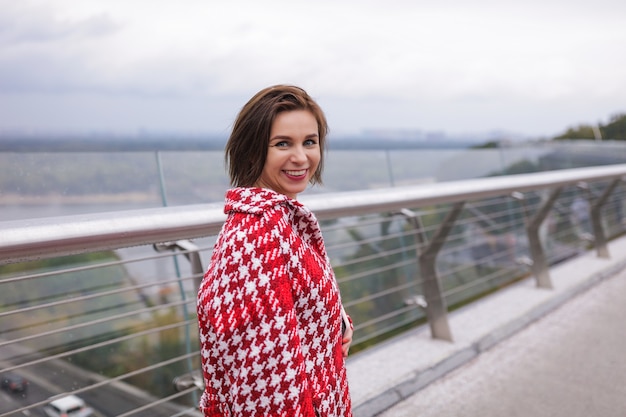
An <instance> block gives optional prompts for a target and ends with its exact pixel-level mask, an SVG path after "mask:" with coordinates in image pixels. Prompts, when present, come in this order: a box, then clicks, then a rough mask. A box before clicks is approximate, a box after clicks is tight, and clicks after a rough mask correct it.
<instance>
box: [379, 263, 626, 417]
mask: <svg viewBox="0 0 626 417" xmlns="http://www.w3.org/2000/svg"><path fill="white" fill-rule="evenodd" d="M625 415H626V273H624V272H622V273H621V274H620V275H617V276H615V277H612V278H610V279H608V280H606V281H604V282H602V283H600V284H599V285H598V286H596V287H594V288H592V289H591V290H589V291H588V292H586V293H584V294H582V295H579V296H577V297H576V298H575V299H573V300H570V301H568V302H567V303H566V304H565V305H563V306H561V307H560V308H559V309H558V310H557V311H555V312H553V313H551V314H549V315H548V316H546V317H544V318H542V319H539V320H538V321H537V322H535V323H533V324H531V325H530V326H529V327H527V328H526V329H524V330H522V331H521V332H519V333H517V334H516V335H514V336H513V337H511V338H509V339H507V340H505V341H504V342H502V343H500V344H498V345H497V346H495V347H494V348H492V349H490V350H489V351H487V352H485V353H483V354H482V355H480V356H478V357H477V358H475V359H473V360H472V361H470V362H468V363H467V364H465V365H463V366H462V367H460V368H458V369H456V370H455V371H453V372H451V373H450V374H448V375H446V376H444V377H443V378H441V379H440V380H438V381H436V382H434V383H433V384H431V385H429V386H428V387H426V388H425V389H423V390H421V391H419V392H417V393H416V394H414V395H412V396H411V397H410V398H408V399H407V400H405V401H402V402H401V403H399V404H398V405H396V406H394V407H392V408H391V409H390V410H388V411H386V412H385V413H383V414H381V416H383V417H435V416H436V417H448V416H449V417H458V416H465V417H473V416H476V417H478V416H480V417H502V416H509V417H515V416H519V417H527V416H528V417H551V416H555V417H557V416H567V417H590V416H602V417H623V416H625Z"/></svg>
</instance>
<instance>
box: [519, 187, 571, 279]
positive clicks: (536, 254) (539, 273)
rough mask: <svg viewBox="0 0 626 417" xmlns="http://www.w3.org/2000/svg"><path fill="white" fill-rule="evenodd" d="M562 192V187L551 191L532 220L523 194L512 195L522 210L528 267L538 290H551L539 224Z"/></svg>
mask: <svg viewBox="0 0 626 417" xmlns="http://www.w3.org/2000/svg"><path fill="white" fill-rule="evenodd" d="M562 190H563V187H559V188H557V189H555V190H554V191H552V193H551V194H550V195H549V196H548V199H547V200H546V201H544V202H543V204H542V205H541V207H539V210H537V212H536V213H535V215H534V216H533V217H532V218H531V217H530V213H528V208H527V207H526V204H525V199H524V196H523V194H521V193H514V194H513V198H515V199H516V200H518V201H520V203H521V204H522V206H523V209H524V218H525V220H526V235H527V237H528V246H529V250H530V257H531V259H532V263H531V265H530V267H531V270H532V272H533V275H534V276H535V280H536V281H537V287H539V288H547V289H552V281H551V279H550V269H549V267H548V262H547V261H546V255H545V252H544V250H543V245H542V244H541V239H540V238H539V226H541V223H543V221H544V220H545V219H546V216H547V215H548V213H550V210H552V206H554V203H555V202H556V199H557V198H558V196H559V194H560V193H561V191H562Z"/></svg>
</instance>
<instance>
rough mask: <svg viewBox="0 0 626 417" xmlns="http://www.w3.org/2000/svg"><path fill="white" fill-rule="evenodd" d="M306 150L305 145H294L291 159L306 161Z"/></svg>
mask: <svg viewBox="0 0 626 417" xmlns="http://www.w3.org/2000/svg"><path fill="white" fill-rule="evenodd" d="M306 159H307V158H306V150H305V149H304V147H303V146H294V147H293V152H292V153H291V160H292V161H293V162H300V163H302V162H306Z"/></svg>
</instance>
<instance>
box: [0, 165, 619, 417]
mask: <svg viewBox="0 0 626 417" xmlns="http://www.w3.org/2000/svg"><path fill="white" fill-rule="evenodd" d="M625 175H626V165H612V166H605V167H594V168H581V169H574V170H561V171H552V172H544V173H536V174H525V175H513V176H506V177H493V178H484V179H477V180H468V181H456V182H448V183H436V184H427V185H421V186H413V187H398V188H392V189H383V190H374V191H358V192H345V193H336V194H322V195H306V196H302V198H301V200H302V201H303V202H304V203H305V204H306V205H307V206H308V207H309V208H311V209H312V210H313V211H314V212H315V213H316V215H317V217H318V219H319V220H320V222H321V224H322V229H323V232H324V234H325V238H326V243H327V249H328V253H329V256H330V257H331V260H332V262H333V266H334V268H335V271H336V275H337V279H338V282H339V285H340V288H341V290H342V296H343V300H344V304H345V306H346V309H347V310H348V312H349V313H350V314H351V315H352V316H353V318H354V319H355V321H356V323H357V326H356V335H355V344H356V347H357V348H358V347H359V346H361V347H366V346H368V345H370V344H372V343H376V342H377V341H378V340H380V339H381V338H384V337H388V336H389V335H393V334H395V333H397V332H400V331H402V330H403V329H406V328H408V327H411V326H415V325H417V324H419V323H422V322H427V323H428V324H429V326H430V329H431V333H432V335H433V337H435V338H441V339H446V340H453V335H452V334H451V332H450V329H449V326H448V323H447V312H448V309H449V306H453V307H454V306H456V305H460V304H463V303H466V302H468V301H470V300H472V299H474V298H476V297H479V296H480V295H482V294H484V293H487V292H489V291H493V290H495V289H497V288H499V287H501V286H503V285H507V284H508V283H510V282H513V281H515V280H517V279H520V278H521V277H524V276H528V275H529V274H532V275H533V276H534V277H535V279H536V282H537V286H538V287H542V288H550V287H551V282H550V276H549V266H550V264H553V263H555V262H559V261H560V260H562V259H565V258H567V257H571V256H575V255H576V254H577V253H578V251H579V250H580V249H581V248H582V247H586V246H587V245H589V244H593V245H595V249H596V251H597V254H598V256H601V257H607V256H609V253H608V251H607V246H606V242H607V239H610V238H611V237H613V236H616V235H619V234H621V233H623V232H624V225H623V218H622V214H623V213H624V212H623V210H622V209H623V204H622V203H623V199H624V191H623V189H622V188H623V187H622V179H623V178H624V176H625ZM223 220H224V214H223V213H222V205H221V204H218V205H215V204H213V205H192V206H180V207H167V208H159V209H146V210H132V211H123V212H113V213H98V214H88V215H79V216H71V217H69V216H68V217H56V218H44V219H31V220H24V221H10V222H0V265H3V267H0V268H1V269H0V298H1V297H2V294H5V295H4V297H5V298H4V299H3V300H4V303H0V306H1V307H0V332H1V334H2V336H0V337H1V339H0V352H2V353H0V364H1V365H2V368H3V369H4V371H10V372H13V373H17V374H20V375H26V376H28V377H29V378H30V379H31V380H32V384H33V385H34V386H37V388H36V390H34V389H33V390H31V392H30V393H29V394H28V397H27V398H22V399H19V398H18V400H16V401H15V404H14V405H9V406H8V407H9V408H7V409H4V408H2V407H3V406H0V417H1V416H8V415H12V414H14V413H18V412H23V411H27V410H31V409H38V408H39V407H41V406H43V405H45V404H46V403H47V402H48V401H49V398H48V397H49V395H48V394H54V395H53V398H56V397H57V396H63V395H65V394H67V393H68V392H72V393H75V394H79V395H82V396H83V397H85V398H86V399H87V401H88V403H89V404H91V405H93V406H95V408H100V409H103V408H106V412H107V413H108V414H110V415H124V416H126V415H160V414H163V415H173V414H175V415H183V414H194V413H195V411H194V405H195V403H196V401H197V387H196V384H195V383H194V382H195V381H196V380H194V378H193V377H192V376H193V375H194V373H195V372H196V371H197V369H198V367H199V362H198V357H199V356H198V355H199V352H198V346H197V333H196V328H195V327H196V326H195V289H196V288H197V285H198V282H199V280H200V279H201V277H202V272H203V269H204V267H205V266H206V262H207V261H208V257H209V256H210V252H211V247H212V242H213V239H214V236H215V235H216V234H217V232H218V231H219V229H220V227H221V225H222V222H223ZM109 251H113V252H109ZM68 256H73V257H70V258H68ZM81 256H88V257H90V258H89V259H88V260H87V258H85V257H81ZM181 256H183V257H184V258H185V259H186V260H185V261H184V262H179V258H180V257H181ZM203 257H204V259H205V264H204V265H203V262H202V259H203ZM46 260H48V261H46ZM7 300H8V301H7ZM133 352H140V353H133ZM93 358H98V360H97V361H94V360H93ZM94 362H95V363H94ZM98 362H100V365H98ZM98 366H100V368H99V367H98ZM61 371H62V372H61ZM60 374H63V375H64V377H63V379H59V378H60V377H59V375H60ZM181 374H187V375H189V377H187V378H185V377H183V378H181ZM68 376H69V377H68ZM177 377H178V378H177ZM155 379H158V380H160V381H161V383H159V384H156V385H155V384H154V383H153V381H154V380H155ZM174 379H176V380H177V381H178V382H179V384H178V389H182V390H181V391H176V390H174V389H173V387H172V386H171V385H172V384H171V381H172V380H174ZM162 381H166V382H162ZM181 381H183V383H180V382H181ZM189 381H191V382H190V383H188V382H189ZM138 388H139V389H138ZM43 393H46V395H44V394H43ZM96 394H97V395H96ZM121 397H123V398H125V400H124V401H119V400H117V401H115V400H113V399H115V398H117V399H119V398H121ZM107 398H108V399H109V400H107ZM157 405H158V406H159V407H156V406H157ZM157 410H158V411H157Z"/></svg>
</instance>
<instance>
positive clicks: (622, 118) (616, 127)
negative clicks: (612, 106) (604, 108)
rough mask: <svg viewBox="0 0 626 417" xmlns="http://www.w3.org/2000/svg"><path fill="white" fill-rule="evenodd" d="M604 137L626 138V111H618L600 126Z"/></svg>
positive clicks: (613, 138)
mask: <svg viewBox="0 0 626 417" xmlns="http://www.w3.org/2000/svg"><path fill="white" fill-rule="evenodd" d="M600 131H601V132H602V138H603V139H612V140H626V113H618V114H615V115H613V116H611V118H610V119H609V123H608V124H607V125H605V126H600Z"/></svg>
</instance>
